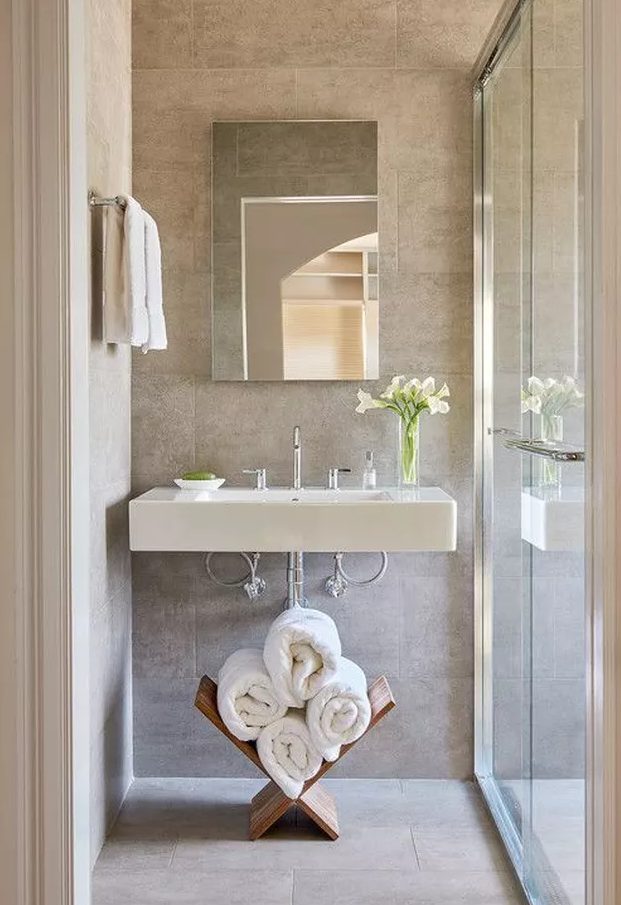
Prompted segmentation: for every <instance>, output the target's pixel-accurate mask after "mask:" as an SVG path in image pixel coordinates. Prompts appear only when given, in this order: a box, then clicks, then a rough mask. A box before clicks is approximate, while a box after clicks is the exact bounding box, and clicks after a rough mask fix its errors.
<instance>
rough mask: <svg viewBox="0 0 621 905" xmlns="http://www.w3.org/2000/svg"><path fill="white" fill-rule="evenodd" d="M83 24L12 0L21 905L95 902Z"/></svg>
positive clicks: (8, 473) (6, 292)
mask: <svg viewBox="0 0 621 905" xmlns="http://www.w3.org/2000/svg"><path fill="white" fill-rule="evenodd" d="M85 32H86V29H85V21H84V0H44V2H43V0H0V45H1V48H0V49H1V52H0V111H1V113H2V129H0V187H1V189H2V192H1V197H2V217H1V220H2V224H1V226H0V280H1V281H2V283H1V289H2V292H1V307H0V411H1V412H2V422H1V423H2V428H1V430H0V513H1V515H0V518H1V519H2V527H1V529H0V576H1V583H0V593H1V596H2V601H1V605H0V720H1V722H0V802H2V806H1V807H0V877H1V878H2V880H1V885H2V900H3V902H7V903H11V905H13V903H14V905H74V903H75V905H87V903H88V901H89V897H90V893H89V866H90V855H89V851H88V848H89V814H88V805H89V787H88V782H89V768H88V761H89V718H88V674H89V669H88V650H89V645H88V623H89V562H88V558H89V528H90V526H89V492H88V490H89V472H88V463H89V450H88V447H89V442H88V433H89V431H88V349H89V337H88V323H89V318H88V305H89V291H88V282H87V279H88V267H87V263H88V258H87V254H88V234H87V225H88V224H87V203H86V197H87V184H86V120H85V86H86V79H85V74H86V60H85V52H84V37H85ZM74 675H77V676H78V677H79V680H78V681H76V682H74V681H73V676H74Z"/></svg>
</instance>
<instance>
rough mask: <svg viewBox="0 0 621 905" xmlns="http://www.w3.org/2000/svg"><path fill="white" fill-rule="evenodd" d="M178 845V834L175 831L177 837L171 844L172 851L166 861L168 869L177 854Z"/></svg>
mask: <svg viewBox="0 0 621 905" xmlns="http://www.w3.org/2000/svg"><path fill="white" fill-rule="evenodd" d="M178 846H179V834H178V833H177V837H176V839H175V844H174V845H173V849H172V852H171V853H170V861H169V862H168V869H169V870H170V868H171V867H172V866H173V861H174V860H175V855H176V854H177V848H178Z"/></svg>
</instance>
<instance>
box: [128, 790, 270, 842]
mask: <svg viewBox="0 0 621 905" xmlns="http://www.w3.org/2000/svg"><path fill="white" fill-rule="evenodd" d="M264 784H265V780H260V779H259V780H253V779H233V780H231V779H137V780H135V781H134V783H133V785H132V787H131V789H130V791H129V794H128V796H127V798H126V800H125V804H124V805H123V809H122V811H121V813H120V815H119V819H118V820H117V823H116V825H115V828H114V831H113V834H112V835H113V837H114V836H116V835H118V834H123V835H124V836H125V837H128V836H130V835H131V834H132V833H134V834H135V835H136V838H138V835H139V830H140V828H141V827H157V828H159V829H161V830H167V831H169V832H170V833H173V834H178V835H184V834H185V835H187V834H189V833H190V831H198V832H199V833H201V834H203V835H210V834H214V835H217V834H220V836H221V837H222V838H234V839H235V838H242V839H243V838H246V835H247V830H248V807H249V803H250V801H251V799H252V797H253V796H254V795H256V793H257V792H258V791H259V789H260V788H261V786H263V785H264Z"/></svg>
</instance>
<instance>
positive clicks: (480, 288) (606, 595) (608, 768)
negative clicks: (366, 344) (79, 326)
mask: <svg viewBox="0 0 621 905" xmlns="http://www.w3.org/2000/svg"><path fill="white" fill-rule="evenodd" d="M530 2H531V0H507V2H505V4H504V6H503V7H502V9H501V11H500V13H499V15H498V18H497V20H496V22H495V24H494V26H493V27H492V30H491V32H490V35H489V37H488V39H487V41H486V43H485V45H484V47H483V50H482V52H481V54H480V56H479V59H478V60H477V63H476V65H475V67H474V70H473V100H474V207H473V218H474V312H475V314H474V320H475V324H474V327H475V331H474V353H475V375H474V377H475V380H474V412H475V417H474V454H475V455H474V461H475V473H474V478H475V494H474V513H475V526H474V527H475V531H474V537H475V550H474V553H475V572H474V576H475V578H474V580H475V587H474V599H475V637H474V649H475V721H474V738H475V763H474V770H475V777H476V779H477V781H478V782H479V785H480V787H481V790H482V792H483V795H484V798H485V800H486V801H487V804H488V806H489V807H490V810H491V811H492V814H493V816H494V819H495V820H496V821H497V825H498V828H499V830H500V832H501V834H502V835H503V838H504V840H505V842H506V845H507V849H508V851H509V854H510V856H511V857H512V859H513V861H514V863H516V864H517V863H519V858H520V840H519V838H518V837H517V833H516V831H515V828H514V826H513V823H512V821H511V820H510V819H509V818H508V815H506V812H505V809H504V806H503V805H502V803H501V802H500V801H499V800H496V797H495V795H494V787H493V783H486V781H485V777H486V774H488V773H489V772H491V763H490V753H491V746H490V728H491V725H492V721H491V711H490V708H491V700H490V696H489V694H487V693H486V689H487V690H488V689H489V687H490V679H491V657H490V654H491V640H492V639H491V620H490V619H489V618H488V614H487V613H486V611H485V608H484V605H483V599H484V592H485V586H486V582H489V577H490V576H489V575H486V574H485V569H484V559H483V542H484V535H483V525H484V522H483V519H484V516H485V515H486V513H485V512H484V499H483V492H482V490H483V483H482V479H483V473H484V470H485V468H486V467H489V465H490V455H489V445H488V444H486V443H485V438H484V437H483V429H484V422H485V417H484V416H485V414H486V413H487V411H488V410H489V408H488V407H489V405H490V404H491V394H490V381H489V376H490V375H489V374H486V373H485V367H486V361H485V357H484V354H483V347H484V344H485V340H486V338H487V340H488V342H489V339H490V332H491V331H492V330H493V323H492V322H490V321H489V319H488V320H487V321H485V320H484V318H483V293H484V292H485V291H488V288H489V286H490V282H489V272H488V273H487V280H486V279H485V277H486V274H485V268H486V267H487V268H489V262H490V260H491V257H490V255H489V253H487V254H486V253H485V248H484V239H485V236H484V231H483V223H484V215H485V213H486V211H485V206H486V205H489V204H490V201H491V199H490V198H489V197H488V198H486V197H485V196H484V192H483V189H484V178H483V174H484V166H485V160H484V154H483V150H484V134H483V95H482V91H481V79H482V77H485V75H486V74H487V73H488V72H490V71H491V69H492V68H493V65H494V62H495V60H496V59H497V58H498V56H499V54H500V53H501V52H502V50H503V49H504V47H505V46H506V44H507V43H508V41H509V40H510V36H511V33H512V28H513V23H514V22H515V17H516V16H519V14H520V12H521V10H522V9H523V8H524V7H526V6H527V5H528V4H529V3H530ZM534 2H537V0H534ZM617 6H618V0H585V4H584V7H585V15H584V71H585V104H584V106H585V163H586V172H587V174H588V177H587V180H586V182H585V238H586V241H585V299H586V312H585V354H586V369H587V375H588V381H587V382H588V386H587V388H586V409H587V419H586V443H585V447H586V451H587V457H586V470H585V473H586V480H585V501H586V503H585V508H586V513H585V515H586V518H585V523H586V524H585V558H586V582H585V598H586V599H585V611H586V633H587V645H586V647H587V650H586V685H587V689H586V696H585V710H586V717H587V731H586V736H587V737H586V827H585V830H586V842H587V845H586V852H587V859H586V860H587V863H586V905H617V903H618V902H619V901H621V858H619V857H618V855H617V853H618V851H619V850H621V97H620V96H619V92H618V85H619V84H620V83H621V15H620V14H619V11H618V8H617ZM487 252H489V249H487ZM488 301H489V300H488ZM487 307H489V306H487ZM487 366H488V367H489V362H488V363H487ZM486 407H487V408H486ZM486 458H487V461H486ZM610 488H613V489H614V492H613V493H611V492H610Z"/></svg>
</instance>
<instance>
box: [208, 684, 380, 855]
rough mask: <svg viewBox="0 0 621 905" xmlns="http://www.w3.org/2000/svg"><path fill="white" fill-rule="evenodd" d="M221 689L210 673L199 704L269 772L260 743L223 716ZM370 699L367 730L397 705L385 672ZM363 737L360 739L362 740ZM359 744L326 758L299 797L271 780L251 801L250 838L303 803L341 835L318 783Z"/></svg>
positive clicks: (333, 836)
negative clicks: (234, 730) (243, 737)
mask: <svg viewBox="0 0 621 905" xmlns="http://www.w3.org/2000/svg"><path fill="white" fill-rule="evenodd" d="M217 692H218V686H217V685H216V683H215V682H214V681H213V679H210V678H209V676H203V678H202V679H201V681H200V685H199V686H198V691H197V693H196V701H195V704H196V706H197V707H198V709H199V710H200V712H201V713H202V714H203V715H204V716H206V717H207V719H208V720H210V721H211V722H212V723H213V724H214V726H215V727H216V728H217V729H219V730H220V732H221V733H222V734H223V735H226V737H227V738H228V739H229V740H230V741H231V742H232V743H233V744H234V745H235V747H236V748H239V750H240V751H242V752H243V753H244V754H245V755H246V757H247V758H248V760H251V761H252V763H253V764H254V765H255V767H258V768H259V770H261V772H262V773H265V775H266V776H268V773H267V771H266V770H265V768H264V767H263V764H262V763H261V760H260V758H259V755H258V753H257V748H256V745H255V744H254V743H253V742H241V741H240V740H239V739H238V738H235V736H234V735H232V734H231V733H230V732H229V730H228V729H227V728H226V726H225V725H224V723H223V722H222V720H221V719H220V714H219V713H218V704H217ZM369 700H370V702H371V722H370V723H369V728H368V729H367V732H369V730H370V729H372V728H373V726H375V725H376V724H377V723H379V721H380V720H381V719H382V718H383V717H384V716H386V714H387V713H388V712H389V711H390V710H392V708H393V707H394V706H395V700H394V698H393V696H392V692H391V690H390V686H389V684H388V680H387V679H386V677H385V676H380V678H379V679H376V680H375V682H373V684H372V685H371V687H370V688H369ZM365 735H366V732H365ZM361 738H364V735H363V736H361ZM360 740H361V739H358V741H360ZM356 744H357V742H353V743H352V744H351V745H343V747H342V748H341V753H340V754H339V756H338V758H337V760H335V761H333V762H330V761H324V762H323V764H322V765H321V767H320V769H319V772H318V773H317V774H316V775H315V776H313V778H312V779H309V780H308V782H306V783H305V785H304V788H303V790H302V794H301V795H300V797H299V798H287V796H286V795H285V793H284V792H283V791H282V790H281V789H280V788H279V787H278V786H277V785H276V783H275V782H272V780H270V781H269V782H268V784H267V785H266V786H264V787H263V788H262V789H261V791H260V792H258V793H257V794H256V795H255V796H254V798H253V799H252V802H251V804H250V838H251V839H259V838H260V837H261V836H263V834H264V833H266V832H267V830H269V828H270V827H271V826H272V825H273V824H274V823H276V821H277V820H279V819H280V818H281V817H282V816H283V814H285V813H286V812H287V811H288V810H289V808H295V807H299V808H301V810H302V811H304V813H305V814H307V815H308V816H309V817H310V818H311V820H312V821H313V822H314V823H315V824H316V825H317V826H318V827H319V828H320V829H321V830H323V832H324V833H325V834H326V835H327V836H329V838H330V839H338V836H339V824H338V818H337V813H336V804H335V802H334V799H333V798H332V796H331V795H330V794H329V793H328V792H326V790H325V789H324V788H323V787H322V786H320V785H318V781H319V780H320V779H321V777H322V776H325V774H326V773H327V772H328V770H331V769H332V767H334V766H335V765H336V764H337V763H338V762H339V761H340V760H341V758H342V757H344V756H345V755H346V754H347V752H348V751H351V749H352V748H353V747H354V745H356Z"/></svg>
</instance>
